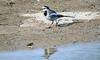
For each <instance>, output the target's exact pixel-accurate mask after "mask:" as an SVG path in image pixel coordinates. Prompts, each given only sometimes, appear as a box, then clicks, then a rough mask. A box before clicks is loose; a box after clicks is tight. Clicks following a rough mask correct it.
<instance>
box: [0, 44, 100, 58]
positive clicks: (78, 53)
mask: <svg viewBox="0 0 100 60" xmlns="http://www.w3.org/2000/svg"><path fill="white" fill-rule="evenodd" d="M43 54H44V51H43V49H42V48H38V49H34V50H23V51H16V52H1V53H0V60H46V59H45V58H44V57H43ZM48 60H100V43H85V44H69V45H64V46H60V47H58V48H57V52H55V53H54V54H53V55H51V56H50V57H49V59H48Z"/></svg>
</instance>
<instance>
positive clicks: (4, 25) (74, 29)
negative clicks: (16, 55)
mask: <svg viewBox="0 0 100 60" xmlns="http://www.w3.org/2000/svg"><path fill="white" fill-rule="evenodd" d="M9 2H10V1H3V0H1V1H0V9H1V10H0V51H15V50H19V49H28V48H27V46H26V45H27V44H28V43H31V42H33V43H34V44H33V48H37V47H42V48H46V47H54V46H59V45H62V44H67V43H77V42H90V41H99V40H100V19H92V20H91V21H89V22H82V23H72V24H69V25H67V26H61V27H55V26H53V27H52V28H51V29H45V27H44V26H45V24H42V25H40V24H39V23H38V22H37V21H33V22H34V23H33V24H34V25H36V26H39V27H40V28H36V26H35V27H34V26H31V27H20V25H22V24H23V21H25V20H26V19H32V17H21V16H19V14H21V13H23V14H24V13H33V12H34V13H37V12H40V11H41V10H40V8H41V6H43V5H45V3H46V2H48V0H47V1H45V0H43V1H41V2H37V1H34V2H33V1H26V0H25V1H20V2H19V1H18V0H16V1H14V3H15V4H14V5H13V6H12V7H11V6H10V5H9V4H8V5H7V3H9ZM54 2H55V1H49V2H48V4H47V5H49V6H51V7H52V8H54V9H55V10H56V11H61V12H62V11H72V12H75V11H97V12H99V9H100V7H99V6H100V4H99V2H100V1H98V0H95V2H94V1H92V0H91V1H90V0H89V1H87V0H86V1H85V0H84V1H80V0H77V1H76V2H75V1H74V0H68V1H62V3H60V5H59V2H61V1H57V4H58V5H57V4H55V5H51V4H54ZM64 2H66V3H64ZM26 3H27V4H26ZM35 3H37V4H35ZM42 3H43V4H42ZM70 3H73V4H70ZM76 3H77V5H76ZM81 3H82V4H81ZM87 3H88V4H87ZM64 4H65V5H64ZM36 6H37V7H36ZM65 6H66V7H65ZM70 7H72V8H70ZM74 9H75V10H74ZM41 27H42V29H41Z"/></svg>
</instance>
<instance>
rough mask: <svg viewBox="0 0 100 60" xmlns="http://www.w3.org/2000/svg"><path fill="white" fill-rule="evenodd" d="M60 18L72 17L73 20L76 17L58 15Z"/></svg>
mask: <svg viewBox="0 0 100 60" xmlns="http://www.w3.org/2000/svg"><path fill="white" fill-rule="evenodd" d="M57 16H58V17H71V18H75V17H74V16H65V15H60V14H59V15H57Z"/></svg>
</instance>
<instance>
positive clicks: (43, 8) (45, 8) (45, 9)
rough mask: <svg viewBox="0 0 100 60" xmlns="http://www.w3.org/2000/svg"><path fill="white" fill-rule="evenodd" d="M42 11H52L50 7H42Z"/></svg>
mask: <svg viewBox="0 0 100 60" xmlns="http://www.w3.org/2000/svg"><path fill="white" fill-rule="evenodd" d="M42 10H43V11H48V10H50V8H49V7H48V6H43V7H42Z"/></svg>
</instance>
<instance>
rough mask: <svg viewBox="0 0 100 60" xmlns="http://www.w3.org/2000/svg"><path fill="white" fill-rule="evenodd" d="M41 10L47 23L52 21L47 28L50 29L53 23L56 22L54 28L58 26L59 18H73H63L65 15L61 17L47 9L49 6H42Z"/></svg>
mask: <svg viewBox="0 0 100 60" xmlns="http://www.w3.org/2000/svg"><path fill="white" fill-rule="evenodd" d="M42 10H43V12H44V13H43V14H44V16H45V17H46V19H48V20H49V21H52V23H51V24H50V26H49V28H51V26H52V24H53V23H54V21H55V22H56V26H58V21H57V19H58V18H61V17H71V18H75V17H73V16H65V15H61V14H58V13H57V12H56V11H54V10H52V9H51V8H49V6H43V7H42Z"/></svg>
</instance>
